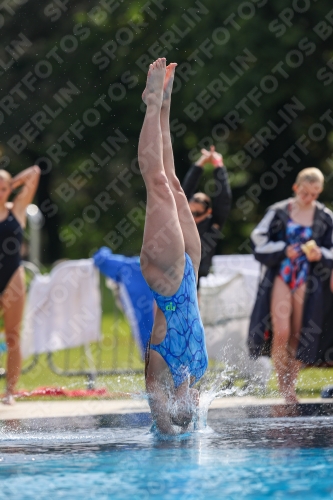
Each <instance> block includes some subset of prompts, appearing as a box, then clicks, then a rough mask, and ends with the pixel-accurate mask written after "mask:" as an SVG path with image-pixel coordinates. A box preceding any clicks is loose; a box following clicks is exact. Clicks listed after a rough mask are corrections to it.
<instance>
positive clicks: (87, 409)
mask: <svg viewBox="0 0 333 500" xmlns="http://www.w3.org/2000/svg"><path fill="white" fill-rule="evenodd" d="M283 402H284V401H283V399H279V398H256V397H254V396H245V397H226V398H220V399H215V400H214V401H213V402H212V404H211V405H210V409H219V408H221V409H222V408H235V407H244V406H259V405H278V404H283ZM332 402H333V400H332V399H322V398H309V399H300V403H332ZM148 411H149V406H148V403H147V401H145V400H143V399H127V400H125V399H123V400H84V401H82V400H77V401H75V400H74V401H73V400H72V401H24V402H22V401H21V402H17V403H16V404H15V405H13V406H6V405H1V404H0V420H16V419H17V420H22V419H26V418H49V417H78V416H84V415H106V414H124V413H146V412H148Z"/></svg>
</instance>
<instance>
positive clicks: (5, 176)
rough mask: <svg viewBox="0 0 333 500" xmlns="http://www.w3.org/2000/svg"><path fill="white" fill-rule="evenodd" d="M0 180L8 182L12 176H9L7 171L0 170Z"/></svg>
mask: <svg viewBox="0 0 333 500" xmlns="http://www.w3.org/2000/svg"><path fill="white" fill-rule="evenodd" d="M0 179H3V180H4V181H8V182H10V181H11V179H12V176H11V175H10V173H9V172H7V170H3V169H0Z"/></svg>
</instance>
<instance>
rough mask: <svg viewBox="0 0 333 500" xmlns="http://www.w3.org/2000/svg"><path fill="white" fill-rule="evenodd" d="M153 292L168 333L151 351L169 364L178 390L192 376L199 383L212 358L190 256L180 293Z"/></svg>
mask: <svg viewBox="0 0 333 500" xmlns="http://www.w3.org/2000/svg"><path fill="white" fill-rule="evenodd" d="M152 292H153V295H154V298H155V300H156V302H157V305H158V307H159V308H160V309H161V311H162V312H163V314H164V316H165V319H166V322H167V331H166V335H165V338H164V340H163V341H162V342H161V343H160V344H157V345H154V344H150V349H152V350H153V351H156V352H158V353H159V354H160V355H161V356H162V358H163V359H164V361H165V362H166V363H167V365H168V367H169V369H170V372H171V375H172V378H173V381H174V384H175V388H177V387H179V386H180V385H181V384H182V383H183V382H184V381H185V380H186V379H187V378H189V377H194V378H195V381H194V382H193V383H195V382H197V381H198V380H199V379H200V378H201V377H202V376H203V374H204V373H205V371H206V369H207V365H208V356H207V350H206V344H205V332H204V327H203V324H202V321H201V317H200V312H199V306H198V299H197V286H196V278H195V273H194V269H193V264H192V261H191V258H190V257H189V255H187V254H185V268H184V276H183V280H182V282H181V284H180V287H179V289H178V291H177V292H176V293H175V294H174V295H171V296H170V297H165V296H163V295H160V294H158V293H156V292H154V291H153V290H152ZM191 385H193V384H191Z"/></svg>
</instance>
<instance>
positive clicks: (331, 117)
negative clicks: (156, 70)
mask: <svg viewBox="0 0 333 500" xmlns="http://www.w3.org/2000/svg"><path fill="white" fill-rule="evenodd" d="M21 4H22V5H16V4H14V3H13V4H11V3H8V4H5V5H6V6H7V7H6V8H5V7H4V4H2V10H1V17H0V27H1V34H2V41H3V50H2V52H1V54H0V59H1V61H2V64H0V71H1V73H2V74H1V75H0V76H1V94H2V95H1V97H2V100H1V103H2V104H1V108H0V109H1V112H2V114H1V115H0V124H1V130H2V142H1V146H0V153H1V154H2V156H1V157H0V162H1V165H2V168H6V169H8V170H9V171H10V172H11V173H16V172H17V171H19V170H20V169H22V168H24V167H26V166H28V165H29V164H32V163H34V162H36V161H37V162H38V163H39V164H40V165H41V168H42V169H43V176H42V180H41V185H40V189H39V193H38V202H39V205H40V206H41V208H42V211H43V213H44V216H45V234H44V237H45V248H46V252H45V257H44V260H45V261H49V260H54V259H55V258H58V257H59V256H60V255H61V256H63V257H69V258H77V257H86V256H88V255H90V254H91V252H92V251H93V249H95V248H98V247H100V246H101V245H103V244H108V245H110V246H111V247H112V248H113V249H114V251H117V252H120V253H124V254H136V253H138V252H139V251H140V246H141V241H142V231H143V224H144V202H145V196H146V195H145V189H144V185H143V182H142V179H141V176H140V175H139V172H138V166H137V161H136V155H137V142H138V137H139V133H140V128H141V124H142V120H143V116H144V105H143V104H142V102H141V93H142V90H143V88H144V85H145V79H146V71H147V68H148V64H149V62H151V61H152V60H153V59H155V58H156V57H161V56H165V57H166V58H167V61H169V62H171V61H176V62H178V64H179V66H178V68H177V78H176V80H175V88H174V93H173V105H172V116H171V120H172V133H173V144H174V153H175V162H176V169H177V172H178V175H179V177H180V178H181V179H182V178H183V176H184V175H185V173H186V171H187V169H188V168H189V166H190V163H191V161H192V160H193V159H194V158H196V155H197V154H198V152H199V150H200V148H201V147H205V146H208V145H209V144H210V143H214V144H215V145H216V148H217V150H218V151H220V152H222V153H223V154H224V158H225V164H226V166H227V169H228V171H229V174H230V179H231V184H232V188H233V197H234V202H233V207H232V211H231V214H230V218H229V221H228V222H227V224H226V226H225V228H224V230H223V236H224V237H223V238H222V240H221V248H220V251H222V252H225V253H229V252H235V253H238V252H247V251H248V246H247V244H246V241H247V238H248V235H249V232H250V230H251V229H252V228H253V226H254V224H256V223H257V222H258V220H259V219H260V217H261V216H262V214H263V212H264V210H265V209H266V208H267V206H268V205H269V204H271V203H273V202H275V201H278V200H280V199H283V198H286V197H288V196H289V195H290V194H291V187H292V184H293V181H294V179H295V177H296V174H297V172H298V171H299V170H301V169H302V168H304V167H306V166H309V165H315V166H317V167H319V168H320V169H322V171H323V172H324V174H325V176H326V183H325V191H324V193H323V195H322V201H323V202H325V203H326V204H328V205H329V206H330V204H331V200H332V180H331V175H330V173H331V165H332V160H333V157H332V158H331V155H332V140H333V136H332V132H331V130H332V124H333V111H332V112H331V107H332V106H333V105H332V103H331V94H332V82H333V43H332V40H333V12H332V6H331V3H330V2H329V1H328V0H322V1H321V2H315V1H314V0H303V1H301V0H297V1H296V0H294V1H293V2H289V1H287V0H276V1H275V2H268V1H267V0H252V1H238V0H237V1H236V2H226V1H224V0H223V1H221V2H216V1H213V0H200V1H199V0H194V1H193V0H191V1H190V0H183V1H182V2H179V1H176V0H168V1H166V0H164V1H162V0H151V1H148V2H144V1H141V0H140V1H128V2H121V1H120V0H103V1H102V0H101V1H100V2H92V1H88V0H82V1H73V2H67V3H66V1H64V0H62V2H59V1H58V2H57V3H56V2H50V3H43V2H42V3H40V4H36V3H32V2H31V1H26V2H25V3H23V2H21ZM9 6H11V7H10V8H9ZM205 181H206V182H205V183H204V185H203V189H206V190H209V171H208V172H207V175H206V177H205ZM244 242H245V243H244Z"/></svg>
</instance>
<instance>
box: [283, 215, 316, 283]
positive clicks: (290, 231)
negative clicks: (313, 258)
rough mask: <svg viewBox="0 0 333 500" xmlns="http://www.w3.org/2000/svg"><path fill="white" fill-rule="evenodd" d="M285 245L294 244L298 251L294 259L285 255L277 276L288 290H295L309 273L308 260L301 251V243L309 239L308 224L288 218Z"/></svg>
mask: <svg viewBox="0 0 333 500" xmlns="http://www.w3.org/2000/svg"><path fill="white" fill-rule="evenodd" d="M286 236H287V245H295V244H296V246H295V249H296V250H298V251H300V252H301V253H300V254H299V256H298V257H296V259H293V260H291V259H289V258H288V257H286V258H285V259H283V261H282V262H281V266H280V273H279V276H280V278H281V279H283V281H284V282H285V283H286V284H287V285H288V286H289V288H290V290H292V291H295V290H296V289H297V288H299V287H300V286H301V285H303V283H305V282H306V280H307V277H308V274H309V261H308V260H307V258H306V256H305V254H304V252H302V251H301V245H303V244H304V243H306V242H307V241H309V240H311V238H312V229H311V227H309V226H302V225H301V224H298V223H297V222H294V221H293V220H291V219H289V220H288V223H287V231H286Z"/></svg>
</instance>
